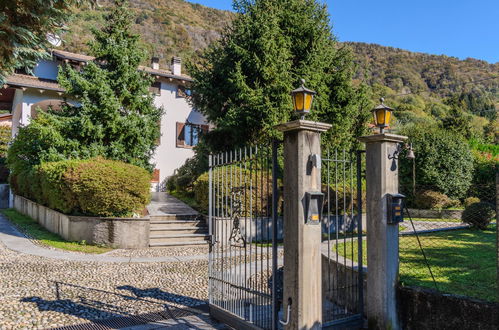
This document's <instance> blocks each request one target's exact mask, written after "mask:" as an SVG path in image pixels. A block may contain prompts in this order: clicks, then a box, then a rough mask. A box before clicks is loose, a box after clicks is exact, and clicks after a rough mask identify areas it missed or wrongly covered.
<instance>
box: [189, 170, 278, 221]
mask: <svg viewBox="0 0 499 330" xmlns="http://www.w3.org/2000/svg"><path fill="white" fill-rule="evenodd" d="M219 170H220V171H223V172H224V173H223V174H220V175H218V174H217V173H216V171H217V170H215V171H214V173H213V187H214V189H215V190H216V194H217V196H219V203H218V204H217V205H215V208H217V212H219V214H223V213H225V214H227V213H230V211H229V210H228V209H225V207H227V206H228V203H230V201H231V200H234V198H238V199H239V200H240V201H241V202H242V205H241V215H243V216H248V215H249V214H250V213H252V214H253V215H255V216H266V215H268V214H270V212H271V210H272V183H271V182H272V175H271V174H270V172H267V171H266V170H253V171H250V170H248V169H242V168H240V167H238V166H232V165H229V166H226V167H224V169H219ZM225 175H226V176H225ZM222 176H224V178H222ZM227 176H230V177H232V182H231V183H230V184H229V182H228V180H227ZM267 182H268V184H267ZM262 183H263V184H262ZM278 185H279V183H278ZM257 187H258V188H257ZM238 188H239V189H238ZM208 190H209V176H208V173H207V172H206V173H203V174H201V175H200V176H199V177H198V178H197V180H196V181H195V183H194V198H195V199H196V202H197V203H198V205H199V206H200V208H201V210H202V211H206V210H208V202H209V201H208ZM235 194H237V195H238V197H235ZM251 199H252V201H251ZM222 200H223V202H222ZM226 201H229V202H226Z"/></svg>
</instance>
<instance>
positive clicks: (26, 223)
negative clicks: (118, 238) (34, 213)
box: [0, 209, 112, 254]
mask: <svg viewBox="0 0 499 330" xmlns="http://www.w3.org/2000/svg"><path fill="white" fill-rule="evenodd" d="M0 212H2V214H3V215H5V216H6V217H7V218H8V219H9V220H10V221H11V222H12V223H13V224H15V225H16V227H17V228H19V229H20V231H21V232H23V233H24V234H27V235H28V236H29V237H31V238H32V239H34V240H36V241H37V242H39V243H40V244H42V245H47V246H51V247H54V248H58V249H62V250H67V251H77V252H84V253H94V254H99V253H104V252H108V251H111V250H112V249H111V248H107V247H101V246H96V245H88V244H85V242H68V241H65V240H64V239H63V238H62V237H61V236H59V235H57V234H54V233H51V232H50V231H48V230H47V229H45V228H44V227H42V226H41V225H40V224H39V223H38V222H36V221H35V220H33V219H32V218H30V217H28V216H25V215H23V214H21V213H19V212H17V211H16V210H14V209H6V210H0Z"/></svg>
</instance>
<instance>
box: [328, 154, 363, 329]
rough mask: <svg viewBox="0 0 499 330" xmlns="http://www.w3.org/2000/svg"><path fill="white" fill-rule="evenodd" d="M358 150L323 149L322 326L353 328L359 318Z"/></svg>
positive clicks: (360, 193)
mask: <svg viewBox="0 0 499 330" xmlns="http://www.w3.org/2000/svg"><path fill="white" fill-rule="evenodd" d="M362 154H363V153H362V151H358V152H346V151H337V150H334V151H331V150H326V152H324V153H323V159H322V173H321V175H322V191H323V193H324V194H325V198H324V199H325V203H324V216H323V227H322V229H323V230H322V232H323V248H322V255H323V263H322V276H323V280H322V286H323V288H322V290H323V327H332V328H334V327H336V326H340V325H341V326H345V325H348V326H349V328H350V327H351V328H355V327H356V326H359V327H360V326H361V325H362V322H363V317H362V315H363V309H364V278H363V270H364V269H363V261H362V258H363V253H362V246H363V237H364V235H363V230H364V229H363V228H365V226H363V219H365V216H363V212H362V204H363V200H364V199H365V197H364V196H365V195H364V193H363V189H362V186H363V182H365V181H364V180H363V175H362V171H363V167H362ZM364 221H365V220H364Z"/></svg>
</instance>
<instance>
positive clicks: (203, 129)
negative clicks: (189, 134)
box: [201, 125, 210, 134]
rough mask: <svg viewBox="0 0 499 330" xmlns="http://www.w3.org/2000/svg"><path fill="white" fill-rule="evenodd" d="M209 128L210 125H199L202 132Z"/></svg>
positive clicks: (204, 132)
mask: <svg viewBox="0 0 499 330" xmlns="http://www.w3.org/2000/svg"><path fill="white" fill-rule="evenodd" d="M209 129H210V126H208V125H201V131H202V132H203V134H206V133H208V131H209Z"/></svg>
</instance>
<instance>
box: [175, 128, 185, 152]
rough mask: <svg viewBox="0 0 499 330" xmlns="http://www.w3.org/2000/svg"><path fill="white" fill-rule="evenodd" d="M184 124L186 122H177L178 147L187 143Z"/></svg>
mask: <svg viewBox="0 0 499 330" xmlns="http://www.w3.org/2000/svg"><path fill="white" fill-rule="evenodd" d="M184 126H185V124H184V123H178V122H177V147H183V146H184V145H185V137H184Z"/></svg>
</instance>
